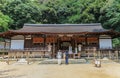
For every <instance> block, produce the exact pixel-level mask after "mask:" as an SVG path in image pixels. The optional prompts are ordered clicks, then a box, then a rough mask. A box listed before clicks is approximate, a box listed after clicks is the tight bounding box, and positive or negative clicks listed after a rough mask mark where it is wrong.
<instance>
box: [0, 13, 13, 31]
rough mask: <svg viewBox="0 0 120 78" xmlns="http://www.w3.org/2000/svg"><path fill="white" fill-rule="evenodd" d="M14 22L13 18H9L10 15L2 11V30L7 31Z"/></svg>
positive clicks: (0, 21) (0, 18) (0, 22)
mask: <svg viewBox="0 0 120 78" xmlns="http://www.w3.org/2000/svg"><path fill="white" fill-rule="evenodd" d="M12 22H13V21H12V19H11V18H9V16H7V15H4V14H3V13H1V12H0V32H3V31H7V30H8V29H9V25H10V24H11V23H12Z"/></svg>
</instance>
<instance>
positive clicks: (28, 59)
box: [26, 51, 30, 64]
mask: <svg viewBox="0 0 120 78" xmlns="http://www.w3.org/2000/svg"><path fill="white" fill-rule="evenodd" d="M29 53H30V52H29V51H27V56H26V57H27V64H29Z"/></svg>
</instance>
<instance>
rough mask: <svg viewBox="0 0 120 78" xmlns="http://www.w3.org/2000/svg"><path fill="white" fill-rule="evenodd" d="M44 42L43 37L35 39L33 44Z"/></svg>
mask: <svg viewBox="0 0 120 78" xmlns="http://www.w3.org/2000/svg"><path fill="white" fill-rule="evenodd" d="M43 42H44V38H42V37H36V38H33V43H43Z"/></svg>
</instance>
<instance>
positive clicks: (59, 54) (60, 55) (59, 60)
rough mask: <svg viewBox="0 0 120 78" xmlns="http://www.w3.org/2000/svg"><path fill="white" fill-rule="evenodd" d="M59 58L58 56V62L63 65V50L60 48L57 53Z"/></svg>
mask: <svg viewBox="0 0 120 78" xmlns="http://www.w3.org/2000/svg"><path fill="white" fill-rule="evenodd" d="M57 58H58V64H59V65H61V64H62V62H61V59H62V52H61V51H60V50H59V51H58V53H57Z"/></svg>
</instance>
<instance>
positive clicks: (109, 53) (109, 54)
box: [109, 50, 111, 59]
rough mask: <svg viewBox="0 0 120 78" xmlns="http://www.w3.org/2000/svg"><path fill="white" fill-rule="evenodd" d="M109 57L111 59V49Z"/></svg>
mask: <svg viewBox="0 0 120 78" xmlns="http://www.w3.org/2000/svg"><path fill="white" fill-rule="evenodd" d="M109 59H111V51H110V50H109Z"/></svg>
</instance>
